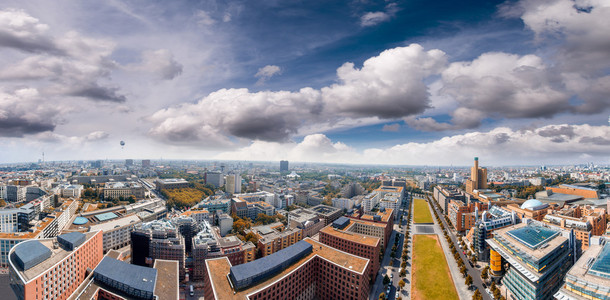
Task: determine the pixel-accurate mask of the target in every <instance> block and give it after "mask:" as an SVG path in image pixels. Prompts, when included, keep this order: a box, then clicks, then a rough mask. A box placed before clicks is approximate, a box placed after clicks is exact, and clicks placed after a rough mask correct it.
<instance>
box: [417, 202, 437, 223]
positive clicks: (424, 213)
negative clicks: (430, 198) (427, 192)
mask: <svg viewBox="0 0 610 300" xmlns="http://www.w3.org/2000/svg"><path fill="white" fill-rule="evenodd" d="M413 206H414V207H415V208H414V210H415V212H414V213H413V222H415V223H432V222H433V221H432V214H430V209H428V203H427V202H426V200H424V199H414V200H413Z"/></svg>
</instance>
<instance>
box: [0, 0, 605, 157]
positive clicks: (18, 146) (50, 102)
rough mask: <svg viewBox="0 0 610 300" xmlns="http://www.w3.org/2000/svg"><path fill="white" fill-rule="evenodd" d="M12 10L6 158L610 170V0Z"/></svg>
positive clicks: (0, 100)
mask: <svg viewBox="0 0 610 300" xmlns="http://www.w3.org/2000/svg"><path fill="white" fill-rule="evenodd" d="M4 4H5V5H3V7H4V8H3V9H2V10H0V24H2V25H1V26H0V53H2V56H1V57H2V58H0V81H1V82H2V85H1V86H0V153H2V155H1V156H0V163H13V162H28V161H37V160H38V159H41V158H42V153H43V152H44V153H45V159H46V160H48V161H58V160H83V159H84V160H92V159H127V158H135V159H141V158H144V159H146V158H148V159H159V158H164V159H201V160H248V161H279V160H288V161H290V162H321V163H358V164H398V165H446V166H448V165H459V166H464V165H468V164H469V163H470V162H471V160H472V157H475V156H479V157H481V158H482V159H483V161H482V164H483V165H540V164H547V165H563V164H577V163H586V162H594V163H598V164H610V156H609V154H608V153H610V126H609V124H608V121H609V119H608V113H609V112H610V110H609V107H610V88H609V87H610V75H609V74H608V69H609V68H610V32H608V31H607V30H606V28H608V27H609V26H610V20H609V19H608V18H607V17H606V16H607V15H608V13H610V4H609V3H607V2H604V1H601V0H596V1H594V0H592V1H586V2H584V1H581V2H579V1H577V2H573V1H570V0H548V1H539V0H521V1H506V2H505V1H469V2H462V3H453V2H452V1H441V2H437V3H435V5H426V4H424V3H416V2H414V3H406V2H404V1H382V2H359V1H354V2H343V3H333V4H329V3H326V2H322V1H317V2H316V1H310V2H307V3H300V2H284V1H266V2H261V3H250V2H247V1H229V2H225V3H216V2H214V1H204V2H201V3H198V4H193V3H190V2H187V1H173V2H172V3H165V2H146V3H141V2H137V1H128V2H118V1H110V2H106V3H73V2H68V1H58V2H54V3H53V4H50V3H47V2H44V1H30V2H27V3H23V2H22V1H4ZM121 141H125V145H124V146H123V145H121V144H120V142H121Z"/></svg>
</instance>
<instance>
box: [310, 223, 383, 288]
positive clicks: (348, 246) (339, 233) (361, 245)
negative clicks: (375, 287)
mask: <svg viewBox="0 0 610 300" xmlns="http://www.w3.org/2000/svg"><path fill="white" fill-rule="evenodd" d="M320 243H322V244H325V245H328V246H331V247H333V248H336V249H339V250H341V251H345V252H347V253H350V254H353V255H356V256H359V257H364V258H368V259H369V260H370V261H371V268H370V275H369V278H370V279H371V280H375V276H376V275H377V271H379V253H380V250H381V240H380V239H379V238H377V237H373V236H367V235H363V234H358V233H353V232H347V231H343V230H340V229H338V228H334V227H332V226H326V227H324V228H323V229H322V230H320Z"/></svg>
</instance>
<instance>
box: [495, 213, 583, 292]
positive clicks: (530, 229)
mask: <svg viewBox="0 0 610 300" xmlns="http://www.w3.org/2000/svg"><path fill="white" fill-rule="evenodd" d="M487 243H488V244H489V246H490V247H491V250H490V265H491V270H492V275H498V274H501V273H502V271H503V265H502V261H506V262H507V263H508V270H506V272H505V274H504V276H503V278H502V284H503V285H504V286H506V288H507V290H508V293H509V295H508V297H506V298H507V299H553V295H554V294H555V293H556V292H557V290H559V288H560V287H561V285H562V282H563V278H564V276H565V274H566V273H567V272H568V270H569V269H570V267H571V266H572V265H573V264H574V262H575V261H576V259H577V257H578V253H579V252H578V251H579V249H580V247H579V246H577V240H576V238H575V237H574V233H573V232H572V231H571V230H570V231H567V230H559V229H555V228H552V227H547V226H545V225H544V223H542V222H538V221H533V220H530V219H527V220H525V222H524V223H521V224H517V225H514V226H510V227H507V228H503V229H499V230H496V232H495V233H494V237H493V239H488V240H487Z"/></svg>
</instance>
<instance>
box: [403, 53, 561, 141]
mask: <svg viewBox="0 0 610 300" xmlns="http://www.w3.org/2000/svg"><path fill="white" fill-rule="evenodd" d="M442 82H443V88H442V89H441V93H443V94H447V95H449V96H451V97H453V99H455V100H456V102H457V103H458V105H459V107H460V108H459V109H458V110H456V111H454V112H453V113H452V114H451V115H452V124H438V123H435V122H433V121H434V120H430V119H420V120H419V121H412V123H415V122H418V123H419V124H420V125H421V126H428V127H430V128H431V129H432V130H446V129H462V128H474V127H477V126H478V125H479V124H480V121H481V120H482V119H483V118H540V117H543V118H549V117H552V116H554V115H556V114H558V113H561V112H565V111H569V110H570V109H571V106H570V103H569V99H570V96H571V94H570V93H568V92H566V91H565V90H564V89H563V88H562V86H561V78H560V77H559V76H556V75H555V74H554V73H553V71H552V70H550V69H549V68H548V67H547V66H546V65H545V64H544V62H543V61H542V59H541V58H540V57H538V56H535V55H524V56H519V55H514V54H507V53H484V54H482V55H481V56H479V57H478V58H476V59H474V60H473V61H465V62H455V63H452V64H450V65H449V67H447V69H445V70H443V72H442ZM424 123H425V124H424ZM434 127H435V128H434Z"/></svg>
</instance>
